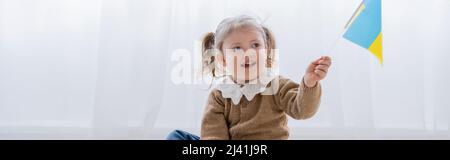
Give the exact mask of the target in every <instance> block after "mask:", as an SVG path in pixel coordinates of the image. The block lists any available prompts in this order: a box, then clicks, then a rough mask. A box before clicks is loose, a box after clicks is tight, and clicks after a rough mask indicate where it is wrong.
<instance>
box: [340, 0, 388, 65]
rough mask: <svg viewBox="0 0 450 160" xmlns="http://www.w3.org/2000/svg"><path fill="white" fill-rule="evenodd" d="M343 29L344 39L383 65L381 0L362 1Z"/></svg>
mask: <svg viewBox="0 0 450 160" xmlns="http://www.w3.org/2000/svg"><path fill="white" fill-rule="evenodd" d="M345 28H346V29H347V31H346V32H345V34H344V38H345V39H347V40H349V41H351V42H353V43H355V44H357V45H359V46H361V47H363V48H366V49H368V50H369V51H370V52H371V53H372V54H373V55H375V57H377V58H378V60H379V62H380V63H383V47H382V31H381V0H363V2H362V3H361V4H360V5H359V7H358V9H357V10H356V11H355V13H354V14H353V16H352V18H351V19H350V20H349V21H348V23H347V25H346V26H345Z"/></svg>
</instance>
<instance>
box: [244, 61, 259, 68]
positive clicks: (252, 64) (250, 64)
mask: <svg viewBox="0 0 450 160" xmlns="http://www.w3.org/2000/svg"><path fill="white" fill-rule="evenodd" d="M254 65H256V62H254V63H245V64H242V65H241V66H242V67H252V66H254Z"/></svg>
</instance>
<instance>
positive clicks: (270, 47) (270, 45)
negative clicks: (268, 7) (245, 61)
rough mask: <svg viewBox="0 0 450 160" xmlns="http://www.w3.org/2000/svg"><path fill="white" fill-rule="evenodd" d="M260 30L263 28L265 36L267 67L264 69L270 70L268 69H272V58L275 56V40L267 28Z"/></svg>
mask: <svg viewBox="0 0 450 160" xmlns="http://www.w3.org/2000/svg"><path fill="white" fill-rule="evenodd" d="M262 28H263V30H264V33H265V36H266V46H267V63H266V64H267V65H266V67H268V68H270V67H272V64H273V62H274V58H275V57H274V56H275V47H276V44H275V38H274V36H273V33H272V31H271V30H270V29H269V28H267V27H265V26H262Z"/></svg>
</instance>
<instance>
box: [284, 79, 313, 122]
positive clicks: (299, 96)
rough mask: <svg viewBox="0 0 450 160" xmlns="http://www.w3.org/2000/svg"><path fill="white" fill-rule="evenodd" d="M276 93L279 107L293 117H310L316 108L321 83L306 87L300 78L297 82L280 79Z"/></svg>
mask: <svg viewBox="0 0 450 160" xmlns="http://www.w3.org/2000/svg"><path fill="white" fill-rule="evenodd" d="M277 94H278V97H279V98H278V100H279V107H280V109H281V110H283V111H284V112H285V113H286V114H288V115H289V116H291V117H292V118H294V119H308V118H311V117H312V116H313V115H314V114H315V113H316V112H317V110H318V108H319V105H320V97H321V85H320V83H319V82H317V84H316V86H314V87H311V88H310V87H307V86H306V85H305V83H304V81H303V79H302V81H301V83H300V84H297V83H295V82H293V81H291V80H289V79H284V78H283V79H280V88H279V92H278V93H277Z"/></svg>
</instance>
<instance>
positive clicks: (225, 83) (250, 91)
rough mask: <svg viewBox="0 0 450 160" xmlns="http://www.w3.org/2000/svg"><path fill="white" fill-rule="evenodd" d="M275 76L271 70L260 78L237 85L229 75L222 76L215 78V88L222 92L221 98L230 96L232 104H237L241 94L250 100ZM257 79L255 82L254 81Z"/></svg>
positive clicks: (263, 89)
mask: <svg viewBox="0 0 450 160" xmlns="http://www.w3.org/2000/svg"><path fill="white" fill-rule="evenodd" d="M275 77H276V75H275V74H273V73H272V72H265V74H263V76H261V78H260V79H258V80H255V82H254V83H251V82H250V83H249V84H244V85H239V84H236V83H235V82H234V81H233V80H232V79H231V76H229V75H228V76H224V77H221V78H218V79H216V80H215V82H216V83H215V88H216V89H217V90H219V91H221V92H222V97H223V98H231V101H232V102H233V104H235V105H237V104H239V101H240V100H241V98H242V96H245V98H247V100H248V101H251V100H252V99H253V98H254V97H255V95H256V94H259V93H261V92H264V91H265V90H266V87H267V85H268V84H269V83H270V81H272V80H273V79H274V78H275ZM256 81H257V82H256Z"/></svg>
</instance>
